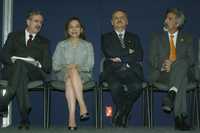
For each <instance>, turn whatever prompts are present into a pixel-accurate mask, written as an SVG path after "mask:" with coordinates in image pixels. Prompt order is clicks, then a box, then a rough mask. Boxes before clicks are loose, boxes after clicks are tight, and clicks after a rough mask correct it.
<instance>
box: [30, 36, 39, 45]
mask: <svg viewBox="0 0 200 133" xmlns="http://www.w3.org/2000/svg"><path fill="white" fill-rule="evenodd" d="M39 41H40V39H39V37H38V35H36V36H35V38H34V39H33V41H32V46H36V45H37V44H39V43H38V42H39Z"/></svg>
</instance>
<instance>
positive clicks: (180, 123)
mask: <svg viewBox="0 0 200 133" xmlns="http://www.w3.org/2000/svg"><path fill="white" fill-rule="evenodd" d="M175 129H176V130H181V131H188V130H191V129H192V127H191V126H190V125H189V124H187V123H186V118H183V117H176V118H175Z"/></svg>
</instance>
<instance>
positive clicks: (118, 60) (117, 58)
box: [110, 57, 122, 62]
mask: <svg viewBox="0 0 200 133" xmlns="http://www.w3.org/2000/svg"><path fill="white" fill-rule="evenodd" d="M110 60H111V61H112V62H122V60H121V59H120V58H119V57H115V58H110Z"/></svg>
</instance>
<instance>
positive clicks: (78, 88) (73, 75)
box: [70, 68, 87, 115]
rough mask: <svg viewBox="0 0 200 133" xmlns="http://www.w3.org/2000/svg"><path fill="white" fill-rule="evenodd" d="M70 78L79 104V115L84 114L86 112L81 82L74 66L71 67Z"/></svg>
mask: <svg viewBox="0 0 200 133" xmlns="http://www.w3.org/2000/svg"><path fill="white" fill-rule="evenodd" d="M70 79H71V83H72V87H73V89H74V93H75V96H76V99H77V101H78V103H79V106H80V114H81V115H82V114H85V113H87V107H86V104H85V101H84V97H83V85H82V82H81V78H80V75H79V72H78V71H77V69H76V68H73V69H71V71H70Z"/></svg>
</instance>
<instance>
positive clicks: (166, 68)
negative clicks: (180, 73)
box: [161, 60, 172, 72]
mask: <svg viewBox="0 0 200 133" xmlns="http://www.w3.org/2000/svg"><path fill="white" fill-rule="evenodd" d="M171 65H172V61H171V60H165V61H164V62H163V64H162V68H161V71H165V72H170V70H171Z"/></svg>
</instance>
